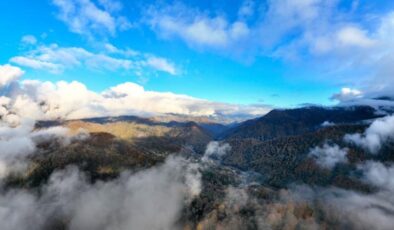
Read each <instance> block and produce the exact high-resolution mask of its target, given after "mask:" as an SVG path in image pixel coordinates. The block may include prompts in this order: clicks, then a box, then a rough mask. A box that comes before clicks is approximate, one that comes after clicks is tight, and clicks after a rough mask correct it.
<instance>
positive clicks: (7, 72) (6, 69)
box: [0, 64, 24, 89]
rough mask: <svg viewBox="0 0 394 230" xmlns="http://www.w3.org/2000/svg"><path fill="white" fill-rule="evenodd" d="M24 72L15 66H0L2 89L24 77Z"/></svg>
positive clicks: (0, 84)
mask: <svg viewBox="0 0 394 230" xmlns="http://www.w3.org/2000/svg"><path fill="white" fill-rule="evenodd" d="M23 73H24V72H23V71H22V70H21V69H20V68H18V67H15V66H11V65H8V64H7V65H0V89H1V88H3V87H4V86H6V85H8V84H10V83H11V82H14V81H16V80H18V79H19V78H20V77H21V76H22V75H23Z"/></svg>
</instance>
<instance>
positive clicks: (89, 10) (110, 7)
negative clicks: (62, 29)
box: [52, 0, 129, 37]
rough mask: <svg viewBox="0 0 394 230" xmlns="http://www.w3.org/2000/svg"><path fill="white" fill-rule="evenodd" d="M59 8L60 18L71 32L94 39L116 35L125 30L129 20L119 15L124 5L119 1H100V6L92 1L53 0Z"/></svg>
mask: <svg viewBox="0 0 394 230" xmlns="http://www.w3.org/2000/svg"><path fill="white" fill-rule="evenodd" d="M52 3H53V4H54V5H55V6H56V7H57V8H58V15H57V16H58V18H59V19H60V20H61V21H63V22H64V23H65V24H67V26H68V27H69V29H70V31H72V32H74V33H78V34H83V35H87V36H89V37H92V36H93V35H95V34H102V35H106V34H110V35H115V34H116V32H117V31H118V30H121V29H125V28H126V27H125V26H124V25H125V24H127V23H129V22H128V20H127V19H126V18H125V17H123V16H121V15H119V14H118V12H119V11H120V10H121V9H122V5H121V4H120V3H119V2H118V1H104V0H101V1H99V3H100V6H101V7H100V6H99V5H96V4H95V3H94V2H93V1H91V0H71V1H67V0H53V1H52Z"/></svg>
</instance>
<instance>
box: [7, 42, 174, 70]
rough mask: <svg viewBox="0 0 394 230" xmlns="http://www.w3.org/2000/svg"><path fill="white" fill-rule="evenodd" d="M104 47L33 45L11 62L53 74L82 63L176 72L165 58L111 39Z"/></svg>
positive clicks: (119, 68) (120, 68)
mask: <svg viewBox="0 0 394 230" xmlns="http://www.w3.org/2000/svg"><path fill="white" fill-rule="evenodd" d="M104 48H105V52H98V53H94V52H91V51H88V50H86V49H84V48H80V47H61V46H59V45H57V44H51V45H48V46H46V45H41V46H37V47H33V49H31V50H29V51H27V52H26V53H25V54H23V55H22V56H16V57H12V58H11V59H10V62H12V63H15V64H17V65H20V66H25V67H29V68H33V69H38V70H43V71H48V72H50V73H54V74H60V73H62V72H64V71H65V70H67V69H73V68H83V67H87V68H90V69H93V70H104V71H118V70H124V71H134V72H136V73H139V72H141V71H143V70H144V69H147V67H148V69H149V70H154V71H161V72H166V73H169V74H171V75H175V74H176V73H177V69H176V67H175V65H174V64H173V63H171V62H170V61H169V60H167V59H165V58H162V57H156V56H153V55H147V54H142V53H139V52H137V51H134V50H131V49H124V50H122V49H119V48H117V47H115V46H113V45H112V44H109V43H107V44H105V46H104ZM147 56H148V57H147Z"/></svg>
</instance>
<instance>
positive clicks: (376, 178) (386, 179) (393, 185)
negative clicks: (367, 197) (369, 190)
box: [359, 161, 394, 191]
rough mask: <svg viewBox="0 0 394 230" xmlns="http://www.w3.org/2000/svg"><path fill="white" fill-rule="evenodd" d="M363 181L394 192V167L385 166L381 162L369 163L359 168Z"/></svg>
mask: <svg viewBox="0 0 394 230" xmlns="http://www.w3.org/2000/svg"><path fill="white" fill-rule="evenodd" d="M359 169H361V170H362V171H363V179H364V180H365V181H366V182H367V183H369V184H372V185H374V186H377V187H378V188H380V189H384V190H387V191H394V166H393V165H391V166H385V165H384V164H382V163H381V162H374V161H368V162H366V163H364V164H362V165H360V166H359Z"/></svg>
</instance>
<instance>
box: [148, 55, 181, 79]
mask: <svg viewBox="0 0 394 230" xmlns="http://www.w3.org/2000/svg"><path fill="white" fill-rule="evenodd" d="M146 62H147V64H148V65H149V66H151V67H153V68H154V69H157V70H160V71H163V72H167V73H169V74H171V75H176V68H175V66H174V64H172V63H170V62H169V61H168V60H167V59H164V58H159V57H150V58H148V60H147V61H146Z"/></svg>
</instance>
